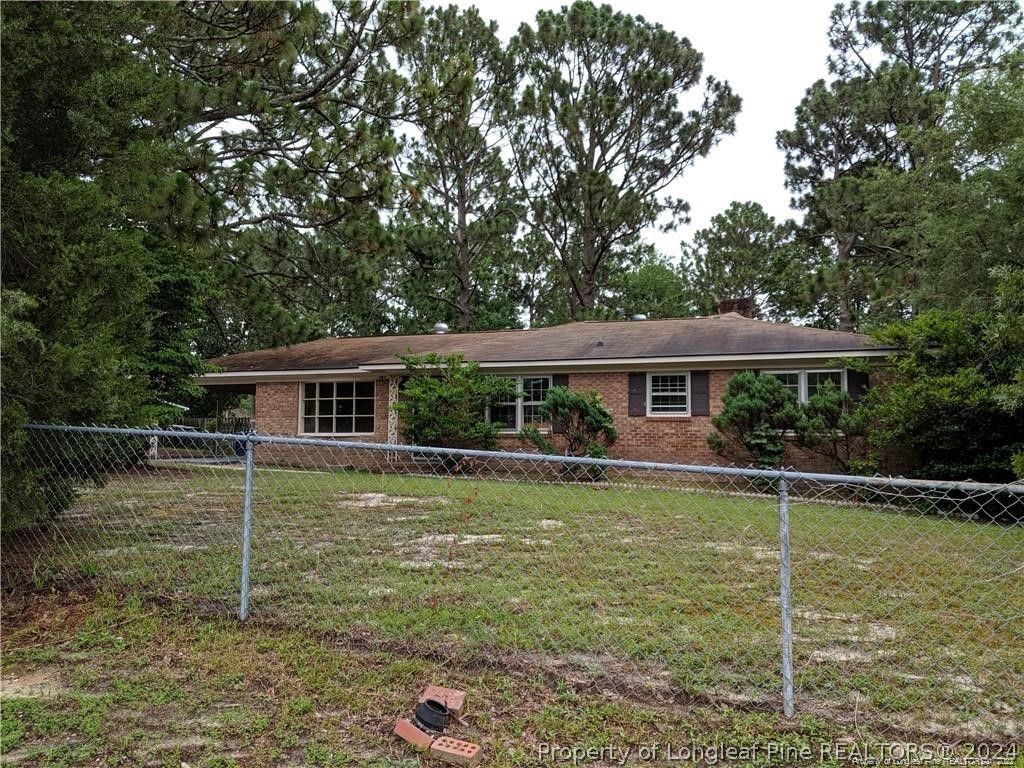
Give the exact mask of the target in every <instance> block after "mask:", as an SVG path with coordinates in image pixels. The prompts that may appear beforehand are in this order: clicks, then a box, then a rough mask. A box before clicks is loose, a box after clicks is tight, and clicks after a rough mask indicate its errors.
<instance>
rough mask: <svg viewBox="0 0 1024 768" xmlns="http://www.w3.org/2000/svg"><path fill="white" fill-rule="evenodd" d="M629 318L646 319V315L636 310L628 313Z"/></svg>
mask: <svg viewBox="0 0 1024 768" xmlns="http://www.w3.org/2000/svg"><path fill="white" fill-rule="evenodd" d="M629 319H630V320H646V319H647V315H645V314H643V313H642V312H637V313H636V314H635V315H630V318H629Z"/></svg>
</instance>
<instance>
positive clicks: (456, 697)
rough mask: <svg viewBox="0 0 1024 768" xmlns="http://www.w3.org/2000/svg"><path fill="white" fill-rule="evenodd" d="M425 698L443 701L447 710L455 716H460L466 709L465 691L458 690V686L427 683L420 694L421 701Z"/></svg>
mask: <svg viewBox="0 0 1024 768" xmlns="http://www.w3.org/2000/svg"><path fill="white" fill-rule="evenodd" d="M427 699H434V700H435V701H441V702H444V705H445V706H446V707H448V709H449V711H451V712H452V714H454V715H455V716H456V717H462V713H463V711H464V710H465V709H466V692H465V691H460V690H459V689H458V688H444V687H442V686H440V685H428V686H427V687H426V688H424V689H423V693H421V694H420V701H421V702H424V701H426V700H427Z"/></svg>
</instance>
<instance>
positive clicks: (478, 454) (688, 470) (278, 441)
mask: <svg viewBox="0 0 1024 768" xmlns="http://www.w3.org/2000/svg"><path fill="white" fill-rule="evenodd" d="M26 428H27V429H30V430H36V431H43V432H85V433H91V434H100V435H127V436H134V437H174V438H178V439H182V438H188V439H192V440H241V441H247V440H248V441H251V442H253V443H257V444H261V443H265V444H275V445H295V446H308V447H319V448H341V449H349V450H370V451H390V452H394V453H406V454H418V453H428V454H432V455H436V456H459V457H466V458H480V459H499V460H505V461H530V462H537V463H559V464H574V465H579V466H597V467H609V468H617V469H637V470H647V471H658V472H679V473H685V474H698V475H712V476H720V477H745V478H757V479H763V480H775V481H778V480H787V481H789V482H791V483H792V482H808V483H822V484H832V485H835V484H844V485H859V486H865V487H875V488H917V489H919V490H922V491H926V490H932V491H964V492H969V493H1011V494H1014V495H1022V496H1024V483H1006V484H1000V483H977V482H973V481H968V480H921V479H916V478H906V477H889V476H883V475H876V476H867V475H841V474H828V473H821V472H797V471H795V470H786V469H756V468H754V467H735V466H732V467H723V466H716V465H713V464H711V465H702V464H675V463H671V462H660V461H633V460H627V459H592V458H587V457H582V456H562V455H558V454H554V455H549V454H542V453H526V452H516V451H484V450H479V449H475V448H437V447H431V446H422V445H405V444H401V443H372V442H360V441H349V440H330V439H326V438H312V437H286V436H280V435H261V434H259V433H257V432H249V433H232V432H201V431H191V430H190V431H181V430H171V429H158V428H154V429H148V428H136V427H108V426H99V425H72V424H39V423H34V424H27V425H26Z"/></svg>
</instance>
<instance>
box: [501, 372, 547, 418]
mask: <svg viewBox="0 0 1024 768" xmlns="http://www.w3.org/2000/svg"><path fill="white" fill-rule="evenodd" d="M508 378H510V379H512V380H513V381H514V382H515V383H516V392H517V393H518V395H511V396H510V397H506V398H503V399H501V400H496V401H494V402H492V403H491V404H490V406H489V407H488V408H487V419H488V421H490V422H491V423H493V424H497V425H498V428H499V429H500V430H501V431H502V432H518V431H519V430H520V429H522V428H523V427H536V426H541V425H543V424H544V421H543V420H542V419H541V416H540V404H541V403H543V402H544V400H545V398H547V396H548V390H549V389H550V388H551V377H550V376H509V377H508Z"/></svg>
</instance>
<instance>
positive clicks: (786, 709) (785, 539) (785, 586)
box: [779, 477, 796, 717]
mask: <svg viewBox="0 0 1024 768" xmlns="http://www.w3.org/2000/svg"><path fill="white" fill-rule="evenodd" d="M779 605H780V606H781V609H782V712H783V714H784V715H785V716H786V717H793V716H794V715H795V714H796V708H795V707H794V705H793V593H792V589H791V585H790V563H789V484H788V483H787V482H786V478H784V477H780V478H779Z"/></svg>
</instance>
